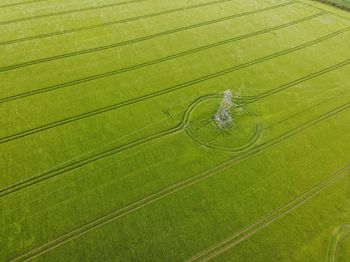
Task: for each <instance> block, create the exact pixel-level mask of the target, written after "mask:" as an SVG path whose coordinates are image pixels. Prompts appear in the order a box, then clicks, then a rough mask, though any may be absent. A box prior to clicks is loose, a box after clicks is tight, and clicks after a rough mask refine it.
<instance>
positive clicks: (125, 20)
mask: <svg viewBox="0 0 350 262" xmlns="http://www.w3.org/2000/svg"><path fill="white" fill-rule="evenodd" d="M230 1H232V0H226V1H223V0H219V1H217V0H216V1H213V2H207V3H205V4H200V5H198V4H197V5H191V6H188V7H182V8H176V9H171V10H167V11H163V12H156V13H151V14H146V15H141V16H134V17H129V18H125V19H121V20H115V21H110V22H106V23H101V24H95V25H90V26H82V27H78V28H73V29H66V30H62V31H56V32H50V33H46V34H39V35H34V36H28V37H23V38H17V39H12V40H6V41H2V42H0V46H3V45H10V44H15V43H19V42H26V41H30V40H34V39H41V38H49V37H53V36H58V35H64V34H70V33H75V32H79V31H84V30H90V29H94V28H99V27H105V26H110V25H116V24H123V23H127V22H132V21H137V20H142V19H145V18H150V17H155V16H159V15H164V14H170V13H173V12H179V11H185V10H190V9H194V8H199V7H203V6H209V5H216V4H219V3H224V2H230ZM164 12H166V13H164ZM237 15H238V14H237ZM225 18H226V19H229V18H227V17H225ZM225 18H222V19H223V20H222V21H225ZM151 36H152V35H149V36H145V38H146V37H151ZM149 39H151V38H149ZM129 41H133V40H129ZM134 41H136V39H135V40H134Z"/></svg>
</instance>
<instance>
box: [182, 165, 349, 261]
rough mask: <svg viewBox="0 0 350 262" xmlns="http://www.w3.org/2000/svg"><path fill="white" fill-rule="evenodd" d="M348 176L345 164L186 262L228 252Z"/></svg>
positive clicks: (205, 259) (207, 259)
mask: <svg viewBox="0 0 350 262" xmlns="http://www.w3.org/2000/svg"><path fill="white" fill-rule="evenodd" d="M349 174H350V164H347V165H346V166H344V167H343V168H341V169H339V170H338V171H336V172H335V173H333V174H332V175H331V176H329V177H326V178H325V179H323V180H322V181H321V182H319V183H317V184H315V185H314V186H313V187H312V188H310V189H309V190H307V191H305V192H304V193H302V194H301V195H299V196H297V197H296V198H295V199H293V200H292V201H290V202H289V203H287V204H286V205H284V206H283V207H281V208H279V209H277V210H275V211H273V212H271V213H270V214H268V215H267V216H265V217H263V218H262V219H260V220H259V221H258V222H256V223H254V224H252V225H250V226H249V227H247V228H245V229H244V230H242V231H240V232H238V233H236V234H234V235H233V236H231V237H229V238H227V239H225V240H224V241H222V242H220V243H219V244H217V245H215V246H213V247H211V248H209V249H206V250H204V251H202V252H201V253H199V254H198V255H196V256H194V257H192V258H190V259H188V260H186V261H187V262H194V261H209V260H211V259H213V258H215V257H216V256H218V255H220V254H222V253H224V252H225V251H227V250H229V249H230V248H233V247H234V246H236V245H237V244H239V243H240V242H242V241H244V240H246V239H248V238H249V237H251V236H253V235H255V234H256V233H258V232H259V231H261V230H262V229H264V228H265V227H267V226H269V225H270V224H272V223H273V222H275V221H276V220H278V219H280V218H282V217H284V216H286V215H287V214H289V213H290V212H292V211H293V210H295V209H296V208H298V207H299V206H301V205H303V204H305V203H306V202H307V201H309V200H311V199H312V198H314V197H315V196H317V195H318V194H320V193H321V192H322V191H323V190H325V189H326V188H328V187H329V186H331V185H332V184H334V183H335V182H337V181H339V180H340V179H342V178H343V177H345V176H347V175H349Z"/></svg>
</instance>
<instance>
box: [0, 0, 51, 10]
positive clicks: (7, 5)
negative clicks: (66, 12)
mask: <svg viewBox="0 0 350 262" xmlns="http://www.w3.org/2000/svg"><path fill="white" fill-rule="evenodd" d="M44 1H47V0H30V1H25V2H19V3H11V4H5V5H0V8H6V7H13V6H19V5H27V4H34V3H37V2H44Z"/></svg>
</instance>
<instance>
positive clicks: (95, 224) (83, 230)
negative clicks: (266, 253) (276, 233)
mask: <svg viewBox="0 0 350 262" xmlns="http://www.w3.org/2000/svg"><path fill="white" fill-rule="evenodd" d="M349 108H350V102H348V103H345V104H343V105H342V106H340V107H337V108H335V109H333V110H331V111H329V112H327V113H325V114H323V115H320V116H318V117H316V118H314V119H313V120H311V121H309V122H307V123H305V124H303V125H301V126H299V127H297V128H295V129H293V130H291V131H288V132H286V133H284V134H283V135H281V136H279V137H276V138H274V139H272V140H270V141H268V142H265V143H263V144H261V145H259V146H256V147H254V148H253V149H251V150H248V151H246V152H244V153H242V154H241V155H239V156H237V157H234V158H232V159H231V160H228V161H226V162H224V163H222V164H220V165H218V166H216V167H214V168H211V169H209V170H207V171H205V172H202V173H199V174H197V175H195V176H192V177H190V178H188V179H185V180H183V181H181V182H179V183H177V184H174V185H172V186H169V187H167V188H165V189H163V190H162V191H159V192H157V193H154V194H151V195H149V196H147V197H145V198H143V199H141V200H138V201H136V202H134V203H131V204H130V205H127V206H125V207H123V208H121V209H118V210H116V211H113V212H111V213H109V214H107V215H105V216H103V217H100V218H97V219H95V220H92V221H90V222H89V223H87V224H85V225H82V226H80V227H78V228H76V229H74V230H73V231H70V232H68V233H66V234H64V235H61V236H60V237H58V238H55V239H53V240H50V241H49V242H47V243H45V244H43V245H41V246H38V247H36V248H34V249H32V250H29V251H28V252H26V253H24V254H22V255H20V256H18V257H15V258H13V259H11V260H10V261H29V260H31V259H33V258H36V257H38V256H40V255H42V254H44V253H47V252H49V251H51V250H53V249H55V248H57V247H59V246H61V245H64V244H66V243H68V242H70V241H72V240H74V239H76V238H79V237H81V236H83V235H85V234H87V233H89V232H91V231H93V230H95V229H98V228H100V227H102V226H104V225H106V224H109V223H111V222H113V221H115V220H117V219H120V218H122V217H125V216H127V215H128V214H131V213H133V212H135V211H137V210H139V209H141V208H143V207H146V206H148V205H150V204H152V203H154V202H156V201H158V200H160V199H163V198H165V197H167V196H169V195H172V194H174V193H176V192H178V191H180V190H183V189H185V188H188V187H190V186H192V185H195V184H197V183H199V182H201V181H203V180H205V179H207V178H209V177H212V176H214V175H217V174H219V173H220V172H222V171H223V170H226V169H228V168H230V167H232V166H234V165H235V164H237V163H239V162H241V161H243V160H246V159H248V158H250V157H252V156H254V155H257V154H258V153H261V152H263V151H265V150H267V149H269V148H271V147H272V146H274V145H277V144H279V143H281V142H283V141H285V140H286V139H288V138H290V137H292V136H294V135H296V134H298V133H300V132H302V131H304V130H305V129H307V128H309V127H311V126H314V125H316V124H318V123H321V122H322V121H324V120H326V119H328V118H330V117H332V116H334V115H336V114H338V113H341V112H343V111H345V110H347V109H349Z"/></svg>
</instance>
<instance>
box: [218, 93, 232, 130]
mask: <svg viewBox="0 0 350 262" xmlns="http://www.w3.org/2000/svg"><path fill="white" fill-rule="evenodd" d="M232 98H233V95H232V92H231V90H230V89H228V90H226V91H224V98H223V100H222V102H221V104H220V107H219V109H218V111H217V112H216V114H215V116H214V120H215V122H216V123H217V125H218V126H219V128H220V129H226V128H229V127H231V126H232V124H233V119H232V112H231V108H232V106H233V101H232Z"/></svg>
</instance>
